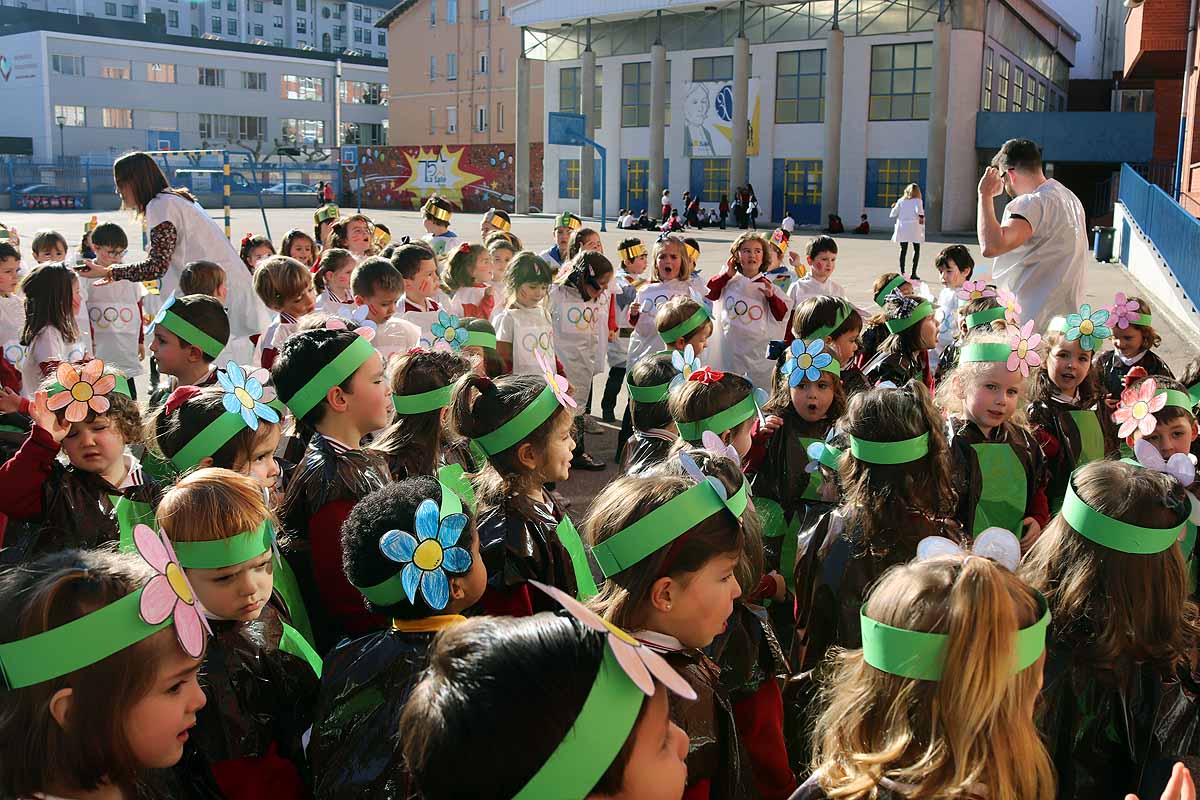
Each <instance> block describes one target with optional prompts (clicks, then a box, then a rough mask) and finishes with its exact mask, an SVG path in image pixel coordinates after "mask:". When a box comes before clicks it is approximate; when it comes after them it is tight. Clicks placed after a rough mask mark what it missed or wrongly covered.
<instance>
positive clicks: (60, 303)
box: [21, 264, 87, 397]
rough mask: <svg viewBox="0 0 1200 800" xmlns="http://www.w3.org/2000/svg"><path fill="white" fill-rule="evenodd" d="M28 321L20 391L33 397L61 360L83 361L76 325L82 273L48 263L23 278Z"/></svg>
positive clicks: (81, 344) (83, 353)
mask: <svg viewBox="0 0 1200 800" xmlns="http://www.w3.org/2000/svg"><path fill="white" fill-rule="evenodd" d="M21 293H22V294H24V295H25V325H24V327H23V328H22V329H21V346H22V347H24V348H25V361H24V362H23V363H22V364H21V391H22V392H23V393H24V395H25V397H33V393H34V392H35V391H37V388H38V386H40V385H41V383H42V378H43V377H45V376H46V375H49V374H51V373H52V372H54V369H55V367H57V366H58V365H59V364H60V363H62V362H72V361H81V360H82V359H83V357H84V355H85V353H86V352H87V351H86V350H85V349H84V343H83V341H82V339H81V334H80V332H79V328H78V327H77V326H76V325H77V319H78V311H79V309H80V307H81V304H82V300H81V299H80V294H79V277H78V276H77V275H76V274H75V273H74V272H73V271H72V270H70V269H69V268H68V267H67V266H66V265H65V264H46V265H44V266H41V267H38V268H37V269H35V270H34V271H33V272H30V273H29V274H28V275H26V276H25V278H24V279H23V280H22V281H21Z"/></svg>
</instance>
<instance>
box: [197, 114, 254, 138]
mask: <svg viewBox="0 0 1200 800" xmlns="http://www.w3.org/2000/svg"><path fill="white" fill-rule="evenodd" d="M266 133H267V118H266V117H239V116H235V115H233V114H201V115H200V138H201V139H204V140H206V141H207V140H210V139H228V140H229V141H234V140H258V141H261V140H263V139H265V138H266Z"/></svg>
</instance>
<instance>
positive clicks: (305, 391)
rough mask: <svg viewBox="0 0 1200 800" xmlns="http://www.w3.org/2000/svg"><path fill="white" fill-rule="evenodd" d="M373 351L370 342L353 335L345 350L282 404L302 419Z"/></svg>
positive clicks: (364, 361)
mask: <svg viewBox="0 0 1200 800" xmlns="http://www.w3.org/2000/svg"><path fill="white" fill-rule="evenodd" d="M375 352H376V350H375V348H374V347H372V346H371V343H370V342H368V341H367V340H366V339H364V338H363V337H361V336H355V337H354V341H353V342H351V343H350V344H349V345H347V347H346V349H345V350H343V351H342V352H340V353H338V355H337V357H336V358H335V359H333V361H330V362H329V363H328V364H326V365H325V366H323V367H321V369H320V371H318V372H317V374H316V375H314V376H312V377H311V378H309V379H308V383H306V384H304V385H303V386H302V387H300V391H298V392H296V393H295V394H294V395H292V397H291V398H290V399H288V400H284V401H283V403H284V405H286V406H287V407H288V409H289V410H290V411H291V412H292V416H294V417H295V418H296V419H303V418H304V415H305V414H307V413H308V412H309V411H312V410H313V409H314V408H316V406H317V404H318V403H320V402H321V401H322V400H324V399H325V395H326V394H327V393H328V392H329V390H330V389H332V388H333V387H335V386H337V385H338V384H340V383H341V382H342V381H344V380H346V379H347V378H349V377H350V376H351V375H353V374H354V371H355V370H357V369H358V368H359V367H361V366H362V365H363V364H364V363H366V361H367V359H368V358H370V357H371V356H373V355H375ZM280 399H282V398H280Z"/></svg>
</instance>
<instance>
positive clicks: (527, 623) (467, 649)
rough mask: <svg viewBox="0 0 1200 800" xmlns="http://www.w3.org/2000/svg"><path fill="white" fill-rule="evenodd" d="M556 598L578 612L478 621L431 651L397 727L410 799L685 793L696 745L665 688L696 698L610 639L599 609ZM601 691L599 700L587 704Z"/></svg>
mask: <svg viewBox="0 0 1200 800" xmlns="http://www.w3.org/2000/svg"><path fill="white" fill-rule="evenodd" d="M554 596H555V597H558V598H560V600H559V602H562V603H563V605H565V606H566V607H567V609H568V611H569V612H570V616H555V615H553V614H539V615H537V616H536V617H532V618H529V619H492V618H488V617H483V618H476V619H470V620H467V621H465V622H463V623H461V624H458V625H455V626H454V627H453V628H451V629H450V630H448V631H446V632H444V633H443V634H442V635H440V636H439V637H438V639H437V641H436V642H435V643H434V644H433V646H432V647H431V648H430V651H429V657H428V661H429V668H428V670H427V671H426V672H425V674H424V676H423V677H422V679H421V681H420V682H419V683H418V684H417V685H416V687H415V688H414V689H413V691H412V699H411V700H410V702H409V703H408V705H407V706H406V708H405V710H404V714H403V716H402V717H401V718H400V723H399V730H400V731H401V737H402V741H403V746H404V756H405V760H406V761H407V763H408V767H409V769H411V770H412V774H413V777H414V779H415V783H416V790H417V792H414V794H416V793H419V795H420V796H421V797H424V798H426V800H457V798H463V797H471V798H476V800H507V798H512V797H530V798H533V797H570V798H582V797H592V798H600V797H612V798H618V797H620V798H634V797H636V798H663V799H664V800H667V799H668V798H669V799H670V800H675V799H676V798H679V797H681V796H682V795H683V791H684V784H685V782H686V780H687V765H686V763H685V761H684V759H685V757H686V755H687V750H688V740H687V736H686V734H684V733H683V731H681V730H680V729H679V728H678V727H677V726H676V725H675V724H674V723H673V722H671V721H670V719H669V718H668V705H669V704H670V703H671V701H670V700H669V693H675V694H678V695H680V696H681V697H683V698H684V699H685V700H686V699H689V698H693V697H695V692H693V691H692V690H691V688H690V687H689V686H688V685H687V683H686V682H685V681H683V680H682V679H681V678H680V676H679V675H678V674H676V673H675V672H674V670H672V669H671V667H669V666H667V665H666V664H665V663H663V660H662V659H661V658H660V657H659V656H658V655H657V654H655V653H653V652H649V651H648V648H646V647H642V646H640V645H637V644H628V643H627V642H628V641H629V637H628V634H626V633H625V632H624V631H620V630H616V631H613V632H611V633H609V632H607V630H606V628H605V623H604V622H602V621H601V620H599V619H598V618H597V617H596V615H595V614H592V613H590V612H588V611H587V609H585V608H583V607H582V606H579V604H577V603H570V601H569V598H566V599H563V598H562V594H561V593H560V592H555V593H554ZM551 602H553V601H551ZM608 630H611V629H608ZM618 637H619V638H618ZM637 662H640V663H637ZM622 664H624V665H628V666H619V665H622ZM564 665H570V667H569V668H568V669H563V667H564ZM668 690H669V692H668ZM601 696H603V697H605V702H604V703H603V704H602V705H597V704H596V703H594V702H592V703H589V702H588V700H589V699H592V698H597V697H601ZM533 708H536V709H537V713H530V709H533ZM601 710H603V714H601V713H600V712H601ZM498 730H503V735H500V736H498V735H497V731H498ZM581 741H586V742H588V745H587V746H586V747H583V748H578V747H576V746H575V745H576V744H577V743H578V742H581ZM463 752H470V753H473V754H474V755H473V756H472V769H462V767H461V764H462V753H463Z"/></svg>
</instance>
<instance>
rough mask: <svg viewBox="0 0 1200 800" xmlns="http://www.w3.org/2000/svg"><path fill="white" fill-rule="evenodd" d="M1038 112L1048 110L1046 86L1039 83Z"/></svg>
mask: <svg viewBox="0 0 1200 800" xmlns="http://www.w3.org/2000/svg"><path fill="white" fill-rule="evenodd" d="M1037 110H1038V111H1045V110H1046V84H1044V83H1042V82H1041V81H1039V82H1038V95H1037Z"/></svg>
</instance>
